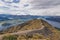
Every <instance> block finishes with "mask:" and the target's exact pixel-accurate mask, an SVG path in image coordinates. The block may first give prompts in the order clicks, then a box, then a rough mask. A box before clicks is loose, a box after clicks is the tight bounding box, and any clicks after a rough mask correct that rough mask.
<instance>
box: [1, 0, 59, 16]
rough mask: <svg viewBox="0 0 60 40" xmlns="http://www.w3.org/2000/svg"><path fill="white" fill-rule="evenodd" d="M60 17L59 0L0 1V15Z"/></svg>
mask: <svg viewBox="0 0 60 40" xmlns="http://www.w3.org/2000/svg"><path fill="white" fill-rule="evenodd" d="M2 13H3V14H13V15H48V16H49V15H54V16H55V15H60V0H0V14H2Z"/></svg>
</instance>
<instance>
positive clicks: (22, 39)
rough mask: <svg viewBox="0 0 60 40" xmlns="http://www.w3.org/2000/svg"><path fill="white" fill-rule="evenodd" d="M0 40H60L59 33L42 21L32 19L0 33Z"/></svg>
mask: <svg viewBox="0 0 60 40" xmlns="http://www.w3.org/2000/svg"><path fill="white" fill-rule="evenodd" d="M0 40H60V32H59V31H58V30H57V29H56V28H54V27H53V26H52V25H50V24H49V23H47V22H46V21H44V20H42V19H33V20H30V21H27V22H25V23H22V24H19V25H16V26H12V27H10V28H8V29H6V30H3V31H1V32H0Z"/></svg>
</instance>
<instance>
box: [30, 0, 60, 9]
mask: <svg viewBox="0 0 60 40" xmlns="http://www.w3.org/2000/svg"><path fill="white" fill-rule="evenodd" d="M30 3H31V6H32V7H33V9H34V8H35V9H45V8H51V7H54V6H58V5H60V0H33V1H31V2H30Z"/></svg>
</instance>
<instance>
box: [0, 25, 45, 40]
mask: <svg viewBox="0 0 60 40" xmlns="http://www.w3.org/2000/svg"><path fill="white" fill-rule="evenodd" d="M43 28H44V26H43V25H42V27H41V28H39V29H34V30H25V31H18V32H14V33H9V35H19V34H24V33H29V32H33V31H39V30H42V29H43ZM5 35H6V34H2V35H0V40H2V38H3V36H5Z"/></svg>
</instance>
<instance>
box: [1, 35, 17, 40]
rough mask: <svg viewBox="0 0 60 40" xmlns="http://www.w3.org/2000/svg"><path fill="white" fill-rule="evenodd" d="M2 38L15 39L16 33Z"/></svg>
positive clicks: (5, 39) (6, 39) (4, 39)
mask: <svg viewBox="0 0 60 40" xmlns="http://www.w3.org/2000/svg"><path fill="white" fill-rule="evenodd" d="M2 40H17V36H16V35H8V36H4V37H3V39H2Z"/></svg>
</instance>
